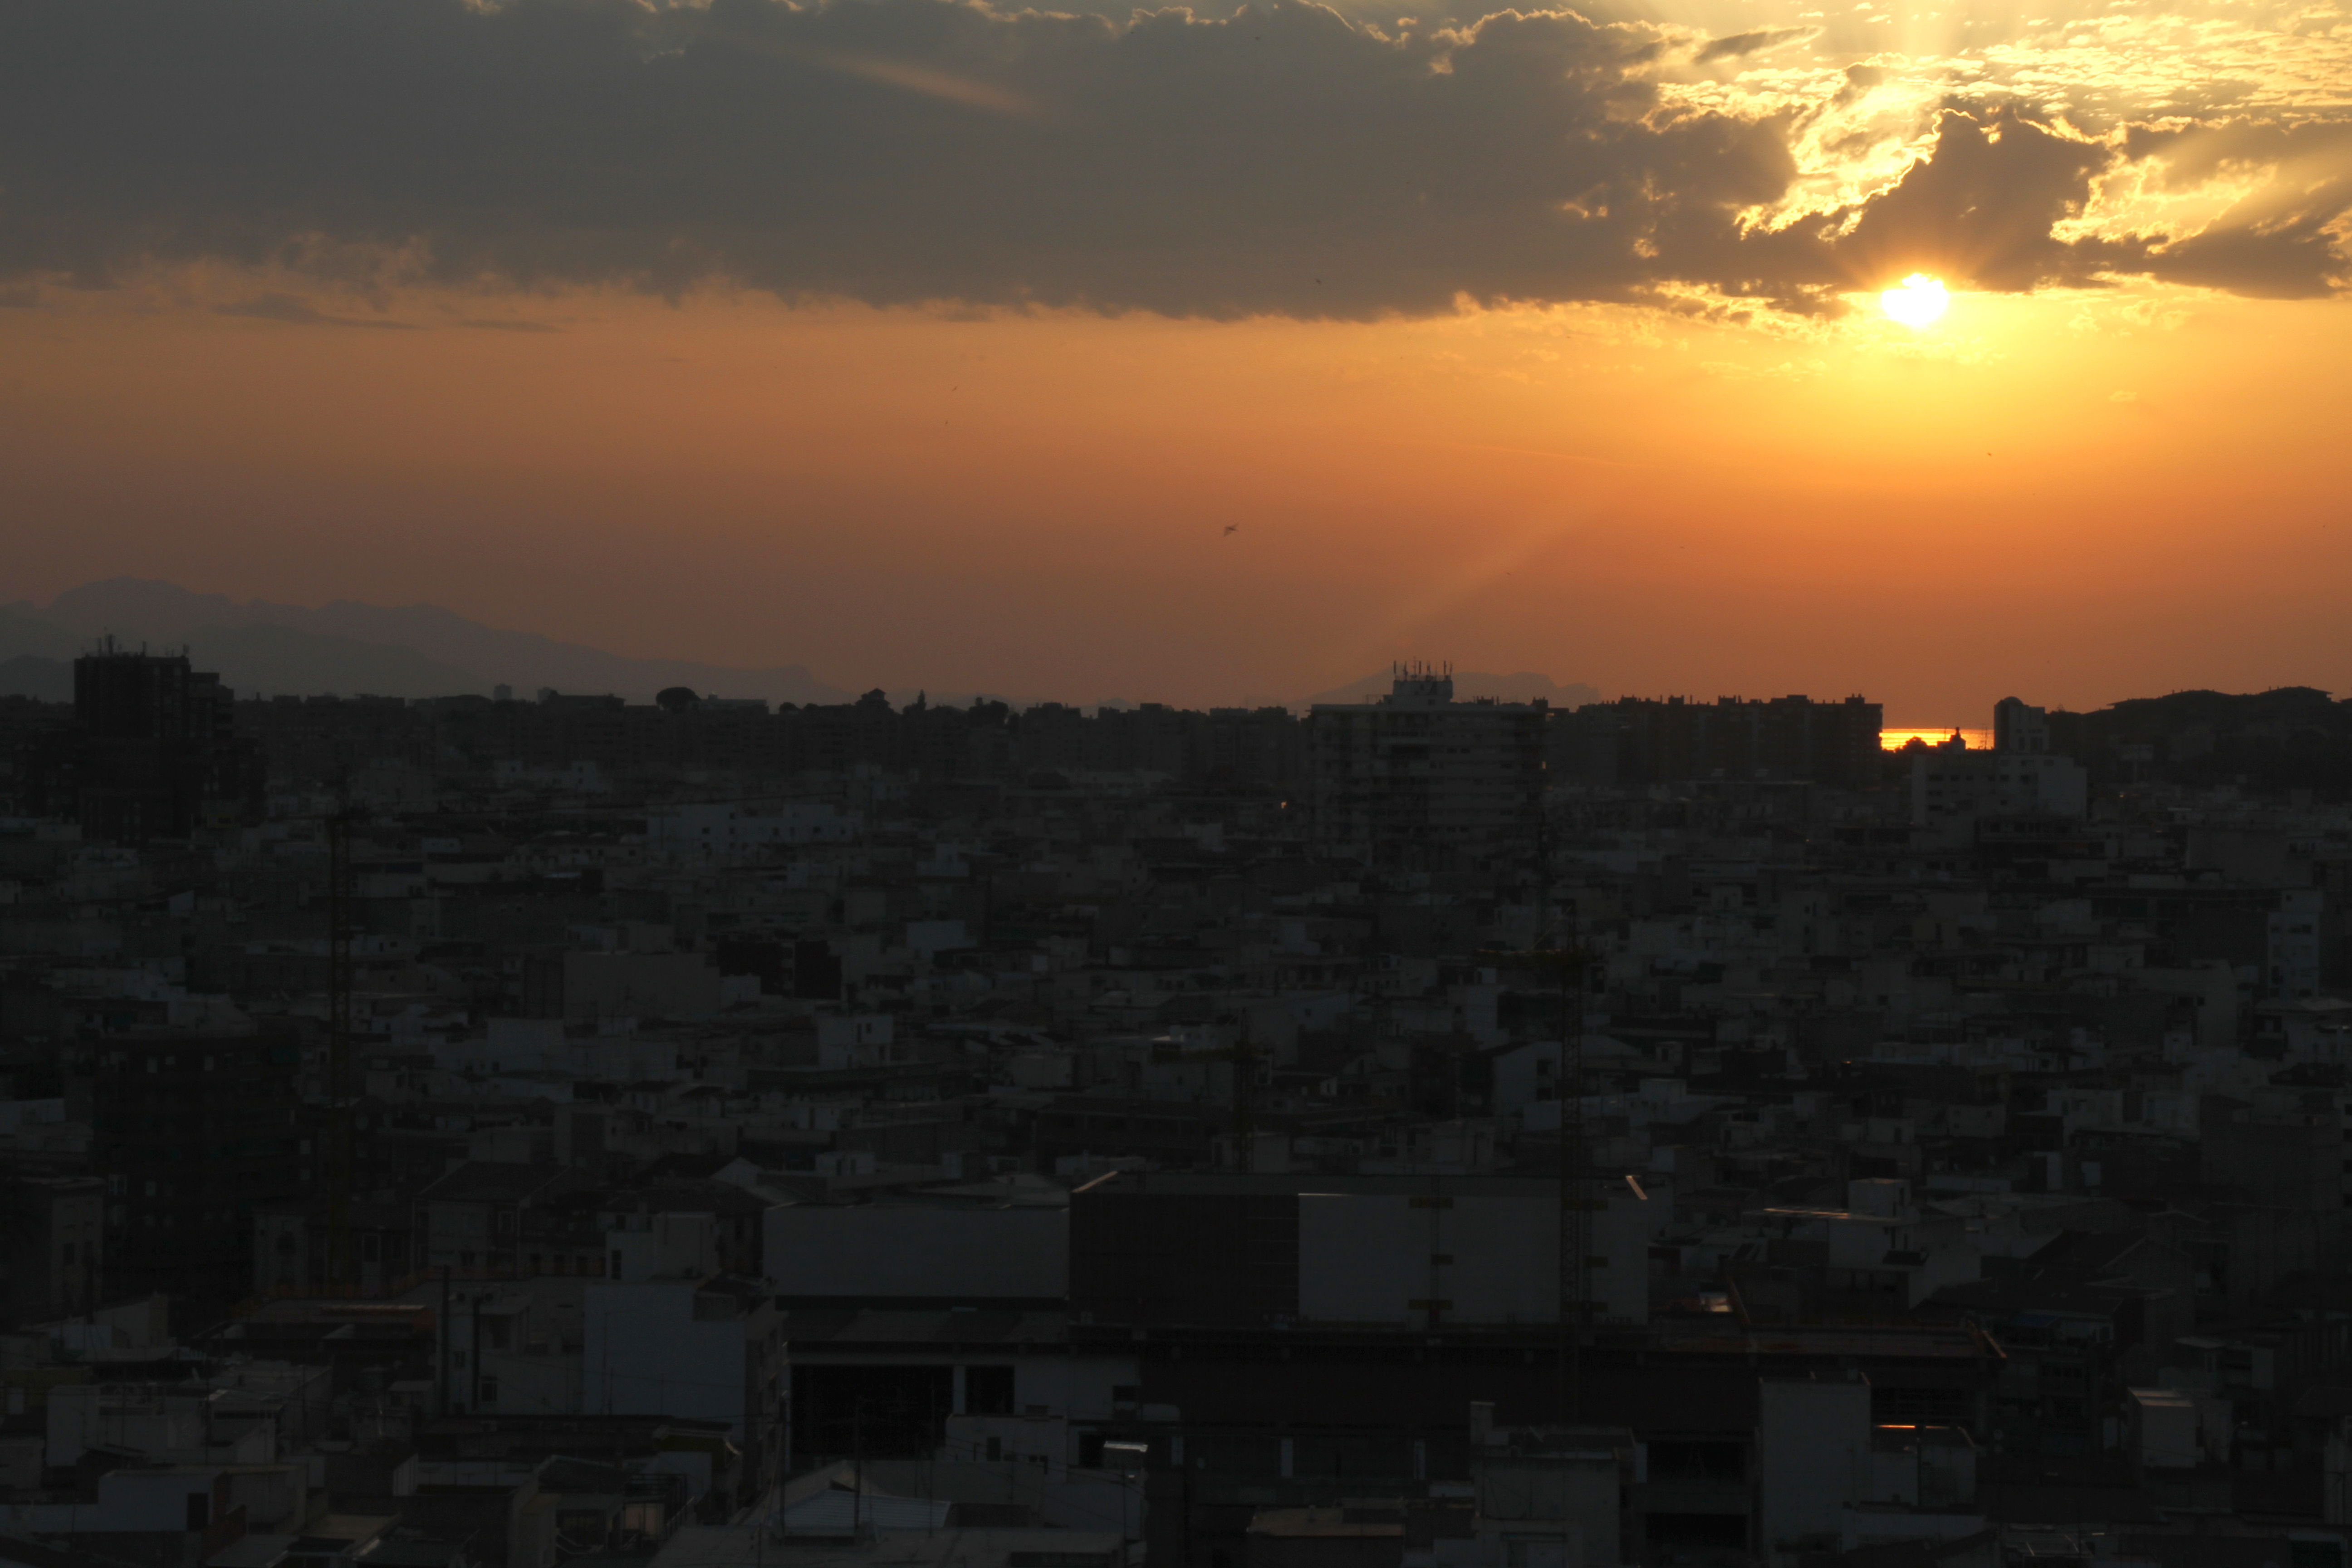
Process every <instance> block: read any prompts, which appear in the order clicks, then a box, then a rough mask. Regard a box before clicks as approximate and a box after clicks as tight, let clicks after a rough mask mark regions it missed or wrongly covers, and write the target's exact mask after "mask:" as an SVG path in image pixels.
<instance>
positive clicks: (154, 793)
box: [25, 640, 263, 844]
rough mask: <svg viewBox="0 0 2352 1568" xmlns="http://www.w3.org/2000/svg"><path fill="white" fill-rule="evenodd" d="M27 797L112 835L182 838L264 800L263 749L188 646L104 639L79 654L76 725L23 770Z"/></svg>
mask: <svg viewBox="0 0 2352 1568" xmlns="http://www.w3.org/2000/svg"><path fill="white" fill-rule="evenodd" d="M262 785H263V775H262V768H261V759H260V754H259V752H258V750H257V748H256V747H255V746H254V745H253V743H252V742H249V741H243V740H240V739H239V738H238V737H237V735H236V709H235V700H234V697H233V695H232V693H231V692H230V691H229V690H228V689H227V688H226V687H224V686H223V685H222V684H221V680H220V677H219V676H217V675H214V674H211V673H208V672H205V671H201V670H197V669H195V668H192V667H191V666H190V665H189V663H188V658H187V656H186V655H185V654H152V653H146V652H143V651H142V652H139V653H131V652H126V651H124V650H122V649H120V648H117V647H114V645H113V643H112V642H111V640H110V641H109V642H108V643H107V644H106V645H105V646H104V647H102V648H100V650H99V651H98V652H96V653H89V654H85V655H83V656H82V657H81V658H78V659H76V660H75V661H74V719H73V723H72V725H71V726H70V727H69V728H68V729H66V730H64V731H60V732H58V733H57V734H55V735H52V736H49V737H47V738H46V739H45V740H44V741H43V742H41V743H40V744H39V746H38V747H37V750H36V752H35V753H34V755H33V756H32V757H31V758H30V760H29V765H28V766H27V768H26V794H27V796H28V798H27V799H26V803H25V804H26V808H27V809H28V810H30V811H31V812H32V813H33V814H34V815H36V816H66V817H71V818H73V819H74V820H76V821H78V822H79V823H80V824H81V828H82V832H83V833H84V834H85V835H86V836H87V837H91V838H94V839H101V840H105V841H107V842H110V843H117V844H138V843H143V842H145V841H146V840H149V839H154V838H184V837H187V836H188V834H190V833H191V832H193V831H194V830H195V829H196V828H197V827H199V826H205V825H207V824H212V823H217V822H221V821H224V820H226V821H234V820H236V818H237V817H238V816H241V815H243V814H244V813H246V812H247V811H248V810H255V809H258V807H259V805H260V803H261V795H262Z"/></svg>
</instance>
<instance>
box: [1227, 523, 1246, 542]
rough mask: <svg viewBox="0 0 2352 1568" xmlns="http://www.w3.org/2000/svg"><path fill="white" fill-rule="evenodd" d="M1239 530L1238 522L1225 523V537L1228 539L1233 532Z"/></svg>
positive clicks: (1240, 528)
mask: <svg viewBox="0 0 2352 1568" xmlns="http://www.w3.org/2000/svg"><path fill="white" fill-rule="evenodd" d="M1240 531H1242V525H1241V524H1240V523H1238V522H1229V523H1227V524H1225V537H1226V538H1228V539H1230V538H1232V537H1233V536H1234V534H1236V533H1239V532H1240Z"/></svg>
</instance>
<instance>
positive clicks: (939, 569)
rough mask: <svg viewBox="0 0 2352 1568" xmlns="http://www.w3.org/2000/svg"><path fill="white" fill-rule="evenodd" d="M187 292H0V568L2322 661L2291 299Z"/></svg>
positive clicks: (891, 611)
mask: <svg viewBox="0 0 2352 1568" xmlns="http://www.w3.org/2000/svg"><path fill="white" fill-rule="evenodd" d="M222 286H223V285H222V284H221V281H220V279H218V278H217V277H215V278H212V279H199V280H196V281H194V282H190V281H188V280H186V279H181V280H178V281H176V282H174V283H173V286H172V287H171V288H169V289H166V288H163V287H162V286H160V285H159V286H156V287H154V288H152V289H139V290H131V291H127V292H126V291H120V290H118V291H115V292H112V293H106V294H91V295H81V296H74V295H59V294H55V293H53V294H51V295H50V296H49V297H48V298H47V304H46V308H44V309H39V310H0V472H5V474H6V476H7V479H6V485H7V498H8V510H9V512H10V514H11V515H12V516H13V517H15V518H16V520H17V526H16V528H15V529H14V530H13V531H12V532H13V534H14V537H13V539H12V542H11V550H10V552H9V554H10V560H9V564H8V567H7V572H6V578H7V581H6V584H5V590H6V591H5V596H7V597H19V598H31V599H35V600H41V599H45V598H47V596H48V595H51V594H53V593H55V592H57V591H59V590H62V589H64V588H67V587H69V586H72V585H74V584H78V583H80V582H83V581H87V580H89V579H92V578H96V577H102V576H108V575H113V574H126V573H131V574H142V575H152V576H159V577H165V578H169V579H171V580H173V581H174V582H177V583H179V584H183V585H184V586H187V587H190V588H194V589H199V590H205V591H211V592H225V593H229V594H232V595H237V596H240V597H242V596H262V597H268V598H273V599H279V600H286V601H294V602H303V603H318V602H322V601H324V600H326V599H330V598H334V597H341V596H348V597H355V598H363V599H368V600H372V601H375V602H379V603H396V602H408V601H413V600H429V601H432V602H435V603H438V604H442V605H446V606H448V607H450V608H452V609H455V610H457V611H459V612H461V613H463V614H466V615H468V616H473V617H475V618H477V619H480V620H483V621H487V622H489V623H492V624H496V625H501V626H520V627H525V628H529V629H534V630H540V631H544V632H547V633H549V634H551V635H554V636H558V637H567V638H572V639H577V640H581V641H586V642H590V643H594V644H597V645H599V646H604V647H612V648H614V649H616V650H619V651H624V652H630V653H641V654H665V655H674V656H678V657H688V658H705V659H710V660H714V661H722V662H728V663H740V664H754V663H774V662H804V663H806V664H808V665H809V666H810V667H811V668H813V669H814V672H815V673H816V674H817V675H818V676H820V677H821V678H823V679H828V680H831V681H834V682H835V683H836V684H839V685H843V686H847V687H851V688H854V689H862V688H863V687H865V686H867V685H883V686H887V687H892V688H897V687H902V686H908V687H910V686H916V685H929V686H931V687H932V688H934V689H941V688H945V689H972V688H980V689H996V690H1003V691H1009V692H1013V693H1016V694H1021V695H1025V696H1037V697H1048V696H1050V697H1058V698H1063V699H1066V700H1081V701H1092V700H1099V699H1102V698H1106V697H1112V696H1118V697H1126V698H1129V699H1132V700H1170V701H1177V702H1183V703H1206V702H1220V701H1232V700H1242V699H1245V698H1252V697H1267V698H1274V699H1295V698H1297V697H1298V696H1302V695H1304V694H1306V693H1307V692H1310V691H1314V690H1318V689H1323V688H1325V687H1328V686H1331V685H1334V684H1337V683H1339V681H1341V680H1344V679H1351V678H1353V677H1355V676H1358V675H1360V674H1363V673H1365V672H1367V671H1369V670H1370V669H1373V668H1379V667H1381V665H1382V664H1384V663H1385V662H1386V661H1388V660H1389V659H1391V658H1398V657H1423V658H1450V659H1452V660H1453V661H1454V663H1455V664H1456V666H1457V667H1460V668H1470V669H1495V670H1513V669H1535V670H1540V671H1542V672H1544V673H1547V674H1549V675H1550V676H1552V677H1553V678H1554V679H1559V680H1560V681H1563V682H1566V681H1570V680H1584V681H1589V682H1591V683H1592V684H1593V685H1595V686H1598V687H1600V688H1601V689H1603V690H1604V691H1606V692H1610V693H1612V694H1614V693H1618V692H1633V693H1655V692H1673V691H1683V692H1690V693H1695V694H1698V695H1706V696H1711V695H1715V694H1718V693H1723V694H1729V693H1735V692H1737V693H1743V694H1748V695H1769V694H1777V693H1780V692H1783V691H1805V692H1809V693H1811V694H1813V695H1816V696H1841V695H1843V694H1844V693H1846V692H1847V691H1850V690H1854V689H1861V690H1864V691H1867V692H1868V693H1869V694H1870V695H1871V696H1873V697H1874V698H1877V699H1879V700H1883V701H1885V704H1886V706H1887V713H1888V720H1889V722H1914V723H1922V724H1926V723H1949V722H1967V721H1981V716H1982V714H1983V712H1984V710H1986V709H1987V707H1988V706H1989V705H1990V702H1991V701H1992V700H1995V699H1997V698H1999V697H2000V696H2002V695H2005V694H2008V693H2010V692H2012V691H2013V692H2015V693H2017V694H2019V695H2021V696H2024V697H2026V698H2028V699H2029V700H2034V701H2038V702H2044V703H2050V704H2067V705H2073V706H2083V705H2086V704H2096V703H2100V702H2104V701H2107V700H2115V699H2116V698H2120V697H2125V696H2131V695H2139V694H2148V693H2154V692H2160V691H2163V690H2168V689H2175V688H2179V687H2181V686H2188V685H2204V686H2216V687H2222V688H2228V689H2242V688H2259V687H2263V686H2270V685H2278V684H2288V683H2302V684H2312V685H2318V686H2322V687H2330V688H2333V689H2339V690H2352V639H2347V638H2346V637H2343V636H2342V634H2341V631H2340V625H2341V609H2340V606H2341V605H2342V604H2343V603H2344V602H2345V600H2346V596H2347V591H2348V590H2352V515H2347V502H2346V498H2347V496H2352V442H2347V441H2346V440H2345V439H2343V433H2342V420H2343V411H2344V410H2345V409H2346V408H2347V407H2352V318H2348V317H2347V312H2346V311H2345V310H2343V309H2342V308H2341V307H2339V306H2338V305H2337V304H2336V303H2335V302H2334V301H2331V300H2316V301H2314V300H2298V301H2273V300H2242V299H2235V298H2231V297H2227V296H2221V295H2212V294H2206V293H2203V292H2200V291H2197V290H2191V289H2179V288H2170V287H2166V286H2160V285H2155V284H2144V285H2139V286H2136V287H2131V288H2126V289H2113V290H2104V291H2093V290H2058V291H2053V292H2047V293H2042V294H2039V295H2033V296H1996V295H1980V294H1961V295H1959V296H1958V297H1957V299H1956V302H1955V305H1954V308H1953V310H1952V311H1951V313H1950V314H1949V315H1948V317H1947V318H1946V320H1945V321H1943V322H1941V323H1939V324H1938V325H1937V327H1935V328H1933V329H1930V330H1928V331H1924V332H1916V333H1915V332H1913V331H1909V330H1907V329H1903V328H1899V327H1895V326H1894V325H1893V324H1891V323H1888V322H1885V321H1883V320H1882V319H1878V318H1875V317H1862V318H1859V319H1856V320H1853V321H1848V322H1844V323H1840V324H1836V325H1830V326H1801V325H1796V324H1784V325H1781V326H1778V327H1769V328H1768V327H1761V326H1757V325H1752V324H1751V325H1746V326H1738V325H1696V324H1687V323H1683V322H1678V321H1675V320H1673V319H1672V318H1670V317H1666V316H1664V315H1662V314H1660V313H1658V312H1654V311H1639V310H1632V309H1628V308H1622V307H1612V306H1589V307H1563V308H1559V309H1555V310H1519V311H1499V312H1476V311H1472V312H1469V313H1465V314H1463V315H1459V316H1454V317H1449V318H1437V319H1432V320H1425V321H1388V322H1375V323H1370V324H1342V323H1298V322H1291V321H1241V322H1227V323H1214V322H1198V321H1192V322H1185V321H1167V320H1163V319H1160V318H1155V317H1128V318H1124V319H1104V318H1101V317H1096V316H1088V315H1082V314H1076V313H1042V314H1036V315H1021V314H1013V313H995V314H990V313H971V312H967V313H965V314H967V315H969V316H970V317H971V319H954V318H953V317H952V316H951V315H950V313H948V312H944V311H937V310H870V309H867V308H865V307H858V306H839V307H825V308H814V309H802V310H793V309H788V308H786V307H784V306H782V305H779V304H777V303H775V302H773V301H772V300H766V299H764V298H761V297H734V296H721V295H715V294H712V295H698V296H695V297H693V298H691V299H689V300H688V301H687V302H686V303H685V304H683V305H681V306H677V307H672V306H669V305H665V304H661V303H658V302H654V301H648V300H643V299H640V298H635V297H632V296H626V295H615V294H604V293H594V294H588V293H579V294H566V295H558V296H554V297H539V298H531V299H529V300H522V301H520V302H516V301H512V300H493V301H490V302H489V303H488V304H484V303H482V302H480V301H478V300H469V301H466V302H462V303H461V302H457V301H455V300H451V299H448V298H445V297H439V296H432V295H419V296H417V297H415V298H410V299H404V300H398V301H395V302H394V304H393V306H392V307H391V308H389V309H387V310H384V311H383V314H384V315H385V317H386V318H387V319H398V320H403V321H415V322H425V323H435V322H440V321H447V320H449V319H451V314H452V312H455V311H459V310H465V311H471V312H474V313H475V315H476V316H477V317H482V316H490V315H494V314H495V315H497V316H499V317H501V318H504V319H509V320H513V321H530V322H532V323H535V324H540V325H544V326H549V327H553V328H555V329H557V330H554V331H493V330H485V329H482V328H478V327H463V326H456V325H437V324H436V325H428V326H426V327H425V329H424V330H408V331H389V330H385V331H378V330H366V329H362V328H356V327H349V326H331V325H316V324H310V325H305V324H299V323H293V322H287V321H268V320H256V319H247V318H234V317H226V316H222V315H218V314H215V313H212V312H211V310H208V309H207V308H205V305H206V301H207V300H209V299H211V298H215V297H216V294H217V290H218V289H219V288H221V287H222ZM244 286H245V285H244V284H243V283H241V282H240V283H239V284H238V287H244ZM208 289H210V290H214V293H210V294H208V293H207V292H206V290H208ZM362 313H363V312H362ZM1228 524H1239V525H1240V531H1239V532H1237V533H1235V534H1234V535H1232V536H1231V537H1227V536H1225V535H1224V533H1223V529H1224V527H1225V526H1226V525H1228Z"/></svg>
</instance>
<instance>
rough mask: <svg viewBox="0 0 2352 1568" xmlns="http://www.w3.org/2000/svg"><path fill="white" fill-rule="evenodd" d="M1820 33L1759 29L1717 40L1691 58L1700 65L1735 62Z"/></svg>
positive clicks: (1810, 29)
mask: <svg viewBox="0 0 2352 1568" xmlns="http://www.w3.org/2000/svg"><path fill="white" fill-rule="evenodd" d="M1820 33H1821V29H1820V28H1819V27H1759V28H1758V29H1757V30H1756V31H1754V32H1752V33H1734V34H1732V35H1731V36H1730V37H1727V38H1717V39H1715V40H1714V41H1713V42H1711V43H1709V44H1707V45H1706V46H1705V47H1702V48H1701V49H1700V50H1699V52H1698V53H1697V54H1696V56H1694V57H1693V58H1696V60H1697V61H1698V62H1699V63H1700V64H1701V65H1705V64H1707V63H1708V62H1709V61H1713V60H1736V59H1740V58H1745V57H1747V56H1748V55H1753V54H1761V53H1762V52H1763V51H1764V50H1766V49H1777V48H1779V47H1780V46H1781V45H1782V44H1793V43H1796V42H1797V41H1798V40H1800V39H1801V38H1811V37H1817V36H1819V34H1820Z"/></svg>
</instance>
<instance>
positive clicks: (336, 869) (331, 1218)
mask: <svg viewBox="0 0 2352 1568" xmlns="http://www.w3.org/2000/svg"><path fill="white" fill-rule="evenodd" d="M353 826H354V813H353V812H352V802H351V790H350V787H349V784H348V782H347V781H344V780H338V781H337V784H336V786H335V809H334V811H333V812H332V813H331V814H330V815H329V816H328V817H327V821H326V828H327V1126H326V1139H325V1145H326V1146H325V1148H324V1150H323V1151H322V1152H323V1153H324V1154H325V1155H326V1165H327V1171H326V1175H327V1279H326V1283H327V1288H328V1289H330V1290H333V1291H337V1292H340V1293H341V1294H345V1295H349V1294H352V1293H353V1292H354V1291H356V1290H357V1289H358V1288H359V1258H358V1255H357V1248H356V1247H354V1245H353V1242H352V1185H353V1181H352V1174H353V1173H352V1166H353V1163H354V1151H353V1141H354V1137H355V1130H354V1129H353V1127H352V1111H353V1102H354V1099H355V1097H354V1095H353V1093H352V1005H353V1002H352V924H353V921H354V917H355V915H356V913H357V911H356V910H355V909H354V908H353V906H354V904H355V902H356V901H357V900H356V898H355V893H356V889H355V888H354V886H353V875H352V827H353Z"/></svg>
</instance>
